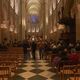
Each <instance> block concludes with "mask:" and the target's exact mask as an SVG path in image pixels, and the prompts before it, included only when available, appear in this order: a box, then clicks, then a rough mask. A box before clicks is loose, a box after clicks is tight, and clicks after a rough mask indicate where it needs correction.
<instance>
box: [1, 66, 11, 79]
mask: <svg viewBox="0 0 80 80" xmlns="http://www.w3.org/2000/svg"><path fill="white" fill-rule="evenodd" d="M10 77H11V71H10V68H9V67H8V66H6V67H1V66H0V80H9V79H10Z"/></svg>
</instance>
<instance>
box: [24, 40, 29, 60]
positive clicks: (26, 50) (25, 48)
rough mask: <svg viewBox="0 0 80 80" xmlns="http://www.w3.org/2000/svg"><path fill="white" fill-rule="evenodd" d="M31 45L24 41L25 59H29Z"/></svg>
mask: <svg viewBox="0 0 80 80" xmlns="http://www.w3.org/2000/svg"><path fill="white" fill-rule="evenodd" d="M28 48H29V43H28V41H27V40H24V41H23V51H24V59H27V54H28Z"/></svg>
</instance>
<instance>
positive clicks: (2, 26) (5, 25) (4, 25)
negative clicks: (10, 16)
mask: <svg viewBox="0 0 80 80" xmlns="http://www.w3.org/2000/svg"><path fill="white" fill-rule="evenodd" d="M1 28H3V29H7V21H3V23H2V24H1Z"/></svg>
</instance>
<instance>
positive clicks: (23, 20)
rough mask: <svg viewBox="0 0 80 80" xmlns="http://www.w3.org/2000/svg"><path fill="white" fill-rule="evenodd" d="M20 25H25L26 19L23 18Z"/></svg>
mask: <svg viewBox="0 0 80 80" xmlns="http://www.w3.org/2000/svg"><path fill="white" fill-rule="evenodd" d="M22 25H23V26H26V21H25V19H24V18H23V19H22Z"/></svg>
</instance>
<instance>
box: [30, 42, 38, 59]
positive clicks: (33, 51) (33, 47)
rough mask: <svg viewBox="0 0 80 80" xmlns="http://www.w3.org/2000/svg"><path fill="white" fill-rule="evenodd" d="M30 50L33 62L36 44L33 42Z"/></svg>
mask: <svg viewBox="0 0 80 80" xmlns="http://www.w3.org/2000/svg"><path fill="white" fill-rule="evenodd" d="M31 49H32V56H33V59H34V60H35V59H36V57H35V53H36V49H37V45H36V42H34V41H33V42H32V45H31Z"/></svg>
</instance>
